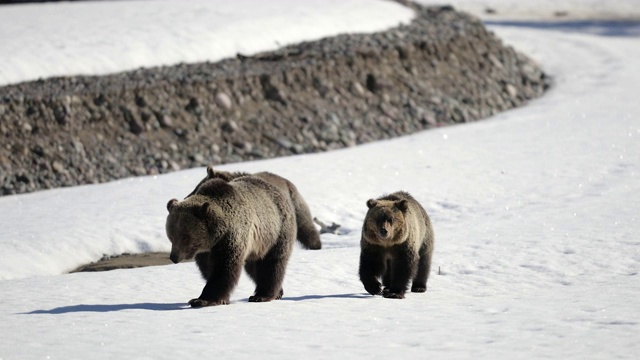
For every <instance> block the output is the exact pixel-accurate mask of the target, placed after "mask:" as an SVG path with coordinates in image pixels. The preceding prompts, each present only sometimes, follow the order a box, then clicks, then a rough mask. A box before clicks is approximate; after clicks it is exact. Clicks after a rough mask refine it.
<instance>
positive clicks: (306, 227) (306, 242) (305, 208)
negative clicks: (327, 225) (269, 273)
mask: <svg viewBox="0 0 640 360" xmlns="http://www.w3.org/2000/svg"><path fill="white" fill-rule="evenodd" d="M245 176H254V177H257V178H260V179H262V180H264V181H266V182H268V183H270V184H271V185H273V186H275V187H277V188H278V189H280V190H281V191H282V192H283V193H284V194H285V197H288V198H289V199H290V200H291V203H292V205H293V208H294V210H295V216H296V225H297V230H298V235H297V238H298V241H299V242H300V244H302V246H303V247H304V248H306V249H311V250H319V249H321V248H322V242H321V241H320V233H319V232H318V230H317V229H316V227H315V225H314V223H313V217H312V216H311V211H310V210H309V205H307V202H306V201H304V198H303V197H302V195H301V194H300V192H299V191H298V189H297V188H296V186H295V185H293V183H292V182H291V181H289V180H287V179H285V178H283V177H282V176H279V175H276V174H273V173H270V172H266V171H263V172H258V173H255V174H249V173H245V172H229V171H218V170H214V169H213V166H211V165H209V166H207V176H206V177H205V178H204V179H202V181H200V183H199V184H198V185H197V186H196V188H195V189H194V190H193V191H192V192H191V194H189V195H187V197H189V196H191V195H193V194H195V193H196V191H198V188H200V186H202V184H203V183H205V182H206V181H207V180H210V179H223V180H225V181H231V180H233V179H238V178H241V177H245Z"/></svg>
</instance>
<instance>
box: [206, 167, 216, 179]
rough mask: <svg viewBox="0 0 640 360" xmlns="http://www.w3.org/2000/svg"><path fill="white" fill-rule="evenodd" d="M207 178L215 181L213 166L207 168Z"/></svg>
mask: <svg viewBox="0 0 640 360" xmlns="http://www.w3.org/2000/svg"><path fill="white" fill-rule="evenodd" d="M207 177H208V178H209V179H213V178H214V177H215V172H214V170H213V165H209V166H207Z"/></svg>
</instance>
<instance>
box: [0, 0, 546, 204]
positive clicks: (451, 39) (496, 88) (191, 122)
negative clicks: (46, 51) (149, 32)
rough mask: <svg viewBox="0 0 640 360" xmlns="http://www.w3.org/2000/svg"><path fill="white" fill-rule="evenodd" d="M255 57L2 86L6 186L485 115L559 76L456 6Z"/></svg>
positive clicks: (402, 131)
mask: <svg viewBox="0 0 640 360" xmlns="http://www.w3.org/2000/svg"><path fill="white" fill-rule="evenodd" d="M411 6H412V7H414V8H415V10H416V12H417V14H418V16H417V17H416V19H415V20H414V21H413V22H412V23H411V24H409V25H404V26H400V27H398V28H394V29H391V30H388V31H385V32H381V33H375V34H350V35H341V36H337V37H332V38H326V39H323V40H319V41H314V42H305V43H301V44H297V45H293V46H288V47H285V48H282V49H280V50H278V51H274V52H269V53H262V54H258V55H255V56H244V55H242V54H238V56H237V57H236V58H234V59H227V60H224V61H220V62H217V63H200V64H191V65H184V64H183V65H177V66H170V67H158V68H149V69H140V70H136V71H131V72H125V73H120V74H115V75H108V76H99V77H98V76H77V77H62V78H51V79H45V80H39V81H34V82H28V83H22V84H17V85H12V86H6V87H2V88H0V118H1V119H2V121H0V142H1V143H2V146H1V147H0V194H2V195H8V194H18V193H26V192H32V191H37V190H42V189H49V188H56V187H62V186H74V185H81V184H88V183H99V182H105V181H110V180H115V179H119V178H124V177H130V176H139V175H149V174H161V173H167V172H170V171H175V170H179V169H184V168H191V167H198V166H205V165H208V164H212V163H213V164H224V163H230V162H240V161H246V160H254V159H264V158H272V157H278V156H284V155H292V154H300V153H312V152H319V151H326V150H331V149H338V148H342V147H346V146H354V145H357V144H362V143H366V142H370V141H376V140H382V139H387V138H392V137H397V136H401V135H406V134H410V133H413V132H416V131H420V130H424V129H428V128H431V127H437V126H442V125H447V124H454V123H464V122H469V121H475V120H478V119H482V118H484V117H488V116H490V115H493V114H496V113H498V112H501V111H504V110H507V109H510V108H513V107H516V106H519V105H521V104H523V103H524V102H526V101H528V100H530V99H532V98H535V97H538V96H540V95H541V94H542V93H543V92H544V90H545V89H546V88H547V87H548V82H547V80H548V79H547V78H546V76H545V74H544V73H543V72H542V71H541V69H540V68H539V67H538V66H537V65H536V64H535V63H533V62H532V61H531V60H529V59H528V58H527V57H526V56H524V55H522V54H520V53H518V52H516V51H515V50H514V49H512V48H510V47H508V46H505V45H504V44H502V42H501V41H500V39H498V38H497V37H496V36H495V35H494V34H493V33H491V32H490V31H488V30H487V29H486V28H485V27H484V25H483V24H482V23H481V22H480V21H479V20H478V19H475V18H472V17H470V16H467V15H465V14H463V13H459V12H457V11H455V10H454V9H453V8H451V7H422V6H419V5H411Z"/></svg>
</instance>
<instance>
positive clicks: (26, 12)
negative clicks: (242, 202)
mask: <svg viewBox="0 0 640 360" xmlns="http://www.w3.org/2000/svg"><path fill="white" fill-rule="evenodd" d="M412 17H413V14H412V12H411V11H410V10H408V9H407V8H404V7H401V6H400V5H398V4H396V3H393V2H390V1H381V0H376V1H372V0H304V1H296V0H278V1H260V0H233V1H208V0H189V1H182V0H162V1H149V0H138V1H87V2H61V3H47V4H30V5H20V6H3V7H1V8H0V39H2V41H0V64H2V65H0V85H6V84H10V83H16V82H22V81H29V80H36V79H38V78H40V77H49V76H63V75H78V74H85V75H86V74H108V73H114V72H119V71H124V70H133V69H136V68H139V67H142V66H145V67H149V66H160V65H172V64H176V63H180V62H186V63H188V62H202V61H218V60H221V59H223V58H228V57H235V56H236V54H237V53H241V54H244V55H250V54H253V53H256V52H260V51H267V50H274V49H276V48H278V47H280V46H283V45H289V44H292V43H296V42H300V41H304V40H317V39H319V38H322V37H327V36H333V35H337V34H340V33H345V32H372V31H381V30H385V29H387V28H390V27H393V26H397V25H399V24H400V23H407V22H409V21H410V20H411V18H412ZM363 18H364V19H363Z"/></svg>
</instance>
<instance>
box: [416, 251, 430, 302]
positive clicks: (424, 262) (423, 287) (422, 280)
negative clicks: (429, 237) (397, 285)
mask: <svg viewBox="0 0 640 360" xmlns="http://www.w3.org/2000/svg"><path fill="white" fill-rule="evenodd" d="M430 271H431V259H430V258H429V253H428V251H427V246H426V245H423V246H422V248H421V249H420V260H419V262H418V271H417V272H416V276H415V277H414V278H413V283H412V284H411V292H417V293H420V292H425V291H427V280H428V279H429V272H430Z"/></svg>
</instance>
